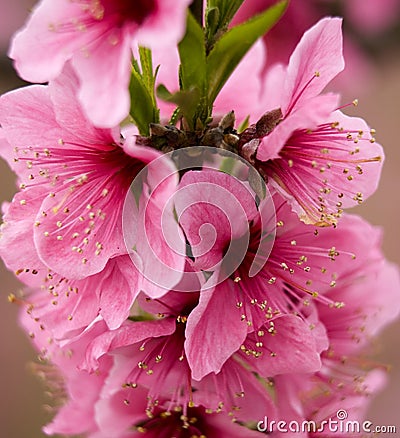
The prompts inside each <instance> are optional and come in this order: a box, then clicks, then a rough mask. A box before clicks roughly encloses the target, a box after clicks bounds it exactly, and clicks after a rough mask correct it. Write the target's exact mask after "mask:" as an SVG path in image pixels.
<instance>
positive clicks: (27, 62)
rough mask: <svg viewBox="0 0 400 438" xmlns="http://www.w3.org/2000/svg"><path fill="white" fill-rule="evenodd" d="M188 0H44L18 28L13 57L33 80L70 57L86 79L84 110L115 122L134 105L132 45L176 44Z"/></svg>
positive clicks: (99, 121) (53, 73)
mask: <svg viewBox="0 0 400 438" xmlns="http://www.w3.org/2000/svg"><path fill="white" fill-rule="evenodd" d="M189 3H190V1H189V0H180V1H178V2H177V1H174V0H172V1H171V0H167V1H165V0H162V1H161V0H152V1H143V0H141V1H138V2H136V3H135V4H134V5H132V4H131V3H130V2H128V1H126V0H118V1H112V0H101V1H100V0H95V1H92V0H84V1H79V2H71V1H68V0H57V1H53V0H43V1H41V2H40V3H39V4H38V5H37V6H36V7H35V9H34V11H33V13H32V15H31V17H30V19H29V21H28V22H27V24H26V25H25V27H24V28H23V29H22V30H21V31H20V32H19V33H17V34H16V36H15V38H14V40H13V43H12V45H11V48H10V57H11V58H13V59H14V60H15V65H16V68H17V70H18V72H19V74H20V75H21V76H22V77H23V78H24V79H26V80H29V81H32V82H46V81H48V80H51V79H54V78H56V77H57V76H58V75H59V74H60V73H61V71H62V69H63V66H64V65H65V63H66V61H68V60H71V61H72V65H73V67H74V69H75V71H76V73H77V74H78V76H79V78H80V80H81V85H80V88H79V99H80V101H81V102H82V105H83V108H84V110H85V112H86V113H87V115H88V116H89V117H90V119H91V120H93V122H94V123H95V124H96V125H98V126H102V127H107V128H109V127H113V126H115V125H117V124H118V123H119V122H120V121H121V120H123V119H124V118H125V117H126V116H127V114H128V112H129V108H130V97H129V91H128V84H129V78H130V69H131V57H132V49H133V48H134V47H135V46H136V44H140V45H143V46H147V47H157V46H164V47H165V46H169V45H171V44H172V45H174V44H176V43H177V42H178V41H179V40H180V39H181V37H182V36H183V34H184V31H185V19H186V14H185V13H186V7H187V6H188V4H189ZM171 23H174V25H173V26H171ZM110 108H112V111H110V110H109V109H110Z"/></svg>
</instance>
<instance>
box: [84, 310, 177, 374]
mask: <svg viewBox="0 0 400 438" xmlns="http://www.w3.org/2000/svg"><path fill="white" fill-rule="evenodd" d="M174 331H175V320H174V319H173V318H168V319H163V320H160V321H145V322H135V323H131V322H129V321H128V322H127V323H126V324H125V325H123V326H122V327H120V328H119V329H117V330H113V331H108V332H105V333H104V334H102V335H100V336H98V337H97V338H96V339H95V340H94V341H93V342H92V343H91V344H90V345H89V347H88V348H87V351H86V360H85V364H84V366H83V369H88V370H91V371H93V370H95V369H96V368H97V367H98V364H99V361H98V359H99V358H100V357H101V356H103V355H104V354H106V353H108V352H109V351H112V350H115V349H117V348H120V347H125V346H129V345H133V344H136V343H137V342H140V341H143V340H144V339H146V338H151V337H154V338H157V337H159V336H168V335H170V334H172V333H173V332H174Z"/></svg>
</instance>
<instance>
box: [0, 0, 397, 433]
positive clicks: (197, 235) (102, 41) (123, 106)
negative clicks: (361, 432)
mask: <svg viewBox="0 0 400 438" xmlns="http://www.w3.org/2000/svg"><path fill="white" fill-rule="evenodd" d="M190 3H191V2H190V1H189V0H180V1H169V0H152V1H137V2H136V3H135V4H134V5H132V4H131V2H128V1H124V0H118V1H110V0H96V1H94V0H93V1H89V0H86V1H83V0H81V1H69V0H57V1H55V0H42V1H41V2H39V4H38V5H37V7H36V8H35V9H34V10H33V12H32V15H31V17H30V18H29V21H28V22H27V24H26V25H25V27H24V28H23V29H22V30H21V31H19V32H18V33H17V34H16V36H15V38H14V40H13V43H12V46H11V49H10V56H11V57H12V58H13V59H14V60H15V66H16V68H17V71H18V72H19V74H20V75H21V76H22V77H23V78H24V79H26V80H29V81H32V82H48V83H47V84H46V85H30V86H27V87H24V88H21V89H18V90H15V91H12V92H9V93H7V94H5V95H3V96H2V97H1V98H0V124H1V130H0V154H1V156H2V157H3V158H4V159H5V160H6V161H7V162H8V163H9V165H10V167H11V168H12V169H13V170H14V171H15V173H16V174H17V177H18V184H19V188H20V190H19V191H18V193H17V194H16V195H15V197H14V199H13V201H12V202H11V203H9V204H7V205H4V207H3V210H4V223H3V224H2V228H1V239H0V255H1V257H2V259H3V260H4V262H5V264H6V265H7V267H8V268H9V269H10V270H13V271H14V272H15V273H16V275H17V276H18V277H19V279H20V280H21V281H22V282H23V283H24V284H25V285H26V288H25V292H24V294H23V296H21V297H17V296H15V295H11V296H10V300H11V301H13V302H16V303H18V304H19V305H20V306H21V316H20V318H21V324H22V326H23V327H24V329H25V330H26V332H27V333H28V334H29V336H30V338H31V339H32V343H33V344H34V346H35V348H37V350H38V351H39V352H40V359H41V361H42V362H44V364H43V365H42V366H41V371H42V372H43V373H44V375H45V376H46V379H48V381H49V384H51V385H52V386H53V387H54V388H56V396H57V399H58V400H57V402H58V405H59V406H60V407H59V409H58V412H57V413H56V415H55V417H54V419H53V420H52V422H51V423H50V424H48V425H47V426H45V428H44V431H45V433H47V434H50V435H52V434H63V435H76V434H84V435H85V436H88V437H89V438H110V437H111V438H131V437H132V438H133V437H136V436H145V437H165V438H171V437H182V438H183V437H205V436H207V437H218V438H219V437H225V436H226V437H243V436H245V437H253V436H254V437H256V436H261V435H262V432H261V431H259V430H257V423H258V422H259V420H262V419H263V418H264V417H265V416H266V415H267V416H268V418H270V419H276V420H277V421H278V420H286V421H288V422H290V421H291V420H296V421H298V422H300V423H301V421H310V420H313V421H315V422H317V423H320V422H322V421H324V420H326V419H329V418H334V417H335V415H336V413H337V411H338V410H339V409H346V411H347V412H349V415H350V418H351V419H360V418H362V417H363V415H364V413H365V410H366V408H367V405H368V402H369V400H370V398H371V397H370V396H371V395H372V394H373V393H375V392H376V391H378V390H379V388H381V387H382V385H383V384H384V382H385V373H384V369H383V367H377V366H376V365H375V364H373V363H372V362H371V361H370V360H368V359H367V357H366V351H368V348H369V346H370V344H371V340H372V339H373V338H374V337H375V336H376V335H377V334H378V332H379V331H380V330H381V329H382V328H383V327H384V326H385V325H386V324H388V323H389V322H391V321H392V320H393V319H395V318H396V317H397V315H398V313H399V311H400V301H399V295H400V277H399V271H398V269H397V267H396V266H394V265H393V264H391V263H390V262H388V261H387V260H385V258H384V256H383V254H382V251H381V234H382V233H381V230H380V229H379V228H378V227H375V226H372V225H370V224H369V223H367V222H366V221H365V220H363V219H362V218H360V217H359V216H356V215H353V214H349V213H345V212H344V209H346V208H349V207H353V206H356V205H358V204H360V203H362V202H363V201H364V200H365V199H366V198H368V197H369V196H370V195H371V194H372V193H373V192H374V191H375V190H376V187H377V185H378V182H379V177H380V172H381V168H382V163H383V158H384V155H383V150H382V147H381V146H380V145H379V144H378V143H377V142H376V141H375V138H374V130H373V129H371V128H370V127H369V126H368V125H367V123H366V122H365V121H364V120H363V119H361V118H356V117H349V116H347V115H345V114H344V113H343V112H342V109H343V108H345V107H346V105H344V106H342V107H341V106H340V103H339V96H338V95H336V94H333V93H326V92H324V89H325V87H326V86H327V85H328V84H329V83H330V82H331V81H332V80H333V79H334V78H335V77H336V76H337V75H338V74H339V73H340V71H341V70H342V69H343V68H344V60H343V56H342V32H341V24H342V20H341V19H340V18H337V17H334V18H332V17H327V18H324V19H322V20H320V21H319V22H318V23H317V24H316V25H314V26H313V27H312V28H311V29H309V30H308V31H307V32H306V33H305V34H304V35H303V36H302V38H301V40H300V41H299V43H298V45H297V47H296V49H295V50H294V52H293V53H292V55H291V57H290V60H289V62H288V63H287V65H284V64H268V63H265V52H264V50H265V48H264V46H263V45H262V43H260V42H255V41H256V39H257V37H258V36H261V35H256V34H255V37H254V42H255V43H254V44H248V46H246V47H244V48H243V49H241V39H240V38H237V35H239V36H241V35H242V34H240V32H247V33H248V34H250V33H251V32H255V31H254V29H255V28H256V27H257V29H259V28H260V27H262V26H261V24H260V23H264V22H268V23H270V22H271V24H272V21H273V19H272V18H271V17H272V16H273V14H275V15H276V19H277V18H278V15H279V14H278V12H277V11H278V10H279V8H281V9H282V11H283V9H284V7H285V4H284V3H285V2H281V3H280V4H278V5H277V6H275V7H273V8H271V9H270V10H268V11H266V12H264V13H263V14H261V15H259V16H257V17H255V18H253V19H251V20H250V21H248V22H246V23H245V24H242V25H239V26H237V27H233V26H232V27H230V28H229V27H228V24H229V22H230V20H231V19H232V18H233V14H234V12H235V11H233V12H231V9H230V7H227V5H228V4H230V5H232V4H235V5H236V6H235V7H233V9H235V8H236V9H238V8H239V6H240V5H241V4H242V3H243V2H242V1H235V2H226V1H224V0H221V1H209V2H208V5H207V9H206V14H207V15H206V16H207V18H206V20H205V23H206V24H205V26H204V28H202V27H201V26H200V25H199V24H198V23H197V22H196V20H195V18H194V16H193V15H192V13H191V12H189V9H188V8H189V5H190ZM245 6H246V2H244V4H243V6H242V7H245ZM231 7H232V6H231ZM274 8H275V9H274ZM224 14H225V15H224ZM224 16H225V18H226V17H228V18H226V20H225V21H224V20H223V19H222V18H221V17H224ZM221 20H222V21H221ZM171 23H173V25H171ZM254 23H256V25H257V26H255V25H254ZM269 25H270V24H268V26H269ZM268 26H266V30H267V27H268ZM257 32H258V31H257ZM199 35H200V37H199ZM249 38H250V37H249ZM249 38H247V39H249ZM230 41H234V44H231V43H230ZM243 41H244V42H243V44H246V43H245V41H246V38H243ZM202 43H204V45H203V46H202ZM230 44H231V45H230ZM199 46H201V47H200V48H199ZM251 46H252V47H251ZM238 47H239V49H238ZM240 50H241V51H242V54H241V55H240V56H239V57H237V53H238V51H240ZM231 54H232V55H231ZM223 55H224V56H223ZM225 56H226V58H225ZM132 59H133V61H132ZM224 59H228V61H227V62H225V61H224ZM233 60H236V61H235V62H236V63H237V64H238V66H237V68H236V69H232V71H229V69H230V65H231V63H232V62H233ZM203 64H204V65H205V70H204V71H206V73H205V74H204V75H202V72H203ZM153 65H156V66H158V67H157V68H156V72H155V73H154V72H153V67H152V66H153ZM265 65H267V68H266V67H265ZM221 78H222V79H221ZM156 88H157V93H156V92H155V89H156ZM272 435H273V436H278V432H273V433H272ZM294 435H295V436H314V435H318V433H317V432H310V433H307V432H304V433H299V432H298V431H297V432H295V433H294Z"/></svg>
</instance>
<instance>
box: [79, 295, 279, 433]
mask: <svg viewBox="0 0 400 438" xmlns="http://www.w3.org/2000/svg"><path fill="white" fill-rule="evenodd" d="M179 296H180V297H181V298H180V299H179V298H178V297H179ZM197 296H198V294H184V295H183V296H182V294H179V293H175V294H174V293H171V295H169V294H168V295H166V296H165V297H164V298H162V299H160V300H156V301H155V302H154V303H152V302H150V303H148V304H147V302H146V305H145V308H146V309H147V310H150V309H153V310H154V309H156V308H158V309H163V318H162V319H161V320H159V321H154V320H153V321H144V322H131V321H128V322H127V323H126V324H124V325H123V326H122V327H120V328H119V329H117V330H115V331H107V332H105V333H103V334H101V335H100V336H98V337H97V338H95V339H94V340H93V342H92V343H91V344H90V345H89V348H88V350H87V353H86V358H87V361H86V365H85V368H86V367H87V368H88V369H89V370H92V371H93V370H96V369H97V367H98V366H99V362H98V361H99V359H100V358H102V357H104V355H107V354H112V355H113V356H114V367H113V369H112V371H111V373H110V376H109V378H108V380H107V382H106V385H105V387H104V389H103V392H102V401H101V402H100V403H99V404H98V414H99V415H98V422H99V425H100V428H101V430H102V431H103V432H104V433H105V434H106V435H107V434H111V433H113V434H115V435H116V436H119V434H123V432H124V431H126V430H127V429H128V428H129V427H130V426H131V425H132V424H134V423H135V421H134V418H132V412H131V411H132V410H134V411H136V412H138V406H139V407H141V403H140V402H138V397H140V395H141V392H142V389H143V388H147V390H148V392H147V397H146V403H143V406H142V407H141V409H142V415H143V414H144V411H146V412H148V413H150V414H151V416H154V417H157V416H158V414H159V413H160V411H159V409H158V408H159V407H160V406H162V407H163V410H166V411H167V412H170V414H169V415H173V411H174V408H175V407H177V406H179V407H181V409H182V413H183V415H184V416H188V414H189V412H190V411H191V410H192V409H191V408H195V407H197V408H199V407H203V408H205V409H206V410H207V411H209V412H222V413H225V414H226V413H229V415H230V416H231V418H232V419H235V420H239V421H241V422H254V421H255V420H256V419H257V418H258V417H259V416H261V415H263V413H264V412H265V410H268V412H269V413H270V414H271V415H274V412H275V409H274V407H273V403H272V400H271V399H270V398H269V396H268V394H267V393H266V392H265V391H264V389H263V387H262V385H261V384H260V382H259V381H258V380H257V379H256V378H255V377H254V375H253V374H252V373H249V372H248V370H247V369H246V368H244V367H243V366H242V365H241V364H240V362H238V361H236V360H234V359H230V360H228V361H227V362H226V364H225V365H224V367H223V368H222V369H221V371H220V373H218V374H214V373H212V374H210V375H208V376H206V377H205V378H204V379H202V380H201V381H193V380H192V379H191V371H190V368H189V365H188V362H187V360H186V358H185V351H184V340H185V323H186V320H187V314H188V313H189V312H190V310H189V309H190V307H192V306H193V304H194V303H195V302H196V297H197ZM182 298H184V299H182ZM178 300H179V303H178ZM173 303H175V306H176V307H175V308H173V307H171V305H172V306H173V305H174V304H173ZM179 309H181V310H180V311H179ZM216 347H217V346H216ZM121 388H123V389H122V390H121ZM118 405H119V409H120V410H121V414H122V412H123V411H125V414H123V415H121V418H120V420H119V421H118V423H117V424H116V423H115V415H117V413H116V412H114V413H113V410H115V409H116V408H118ZM126 405H128V406H130V408H125V406H126ZM200 410H201V409H200ZM149 426H150V424H149ZM180 427H181V426H179V428H180ZM159 433H162V432H161V431H159ZM165 433H166V432H165Z"/></svg>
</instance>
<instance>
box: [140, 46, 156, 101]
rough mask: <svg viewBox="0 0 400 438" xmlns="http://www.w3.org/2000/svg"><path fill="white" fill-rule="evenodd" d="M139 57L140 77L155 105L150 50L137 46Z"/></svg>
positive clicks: (153, 76)
mask: <svg viewBox="0 0 400 438" xmlns="http://www.w3.org/2000/svg"><path fill="white" fill-rule="evenodd" d="M139 57H140V66H141V67H142V78H143V83H144V84H145V86H146V88H147V91H148V92H149V94H150V95H151V96H152V98H153V103H154V105H155V103H156V102H155V97H154V84H155V75H154V74H153V60H152V55H151V50H150V49H147V48H146V47H139Z"/></svg>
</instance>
